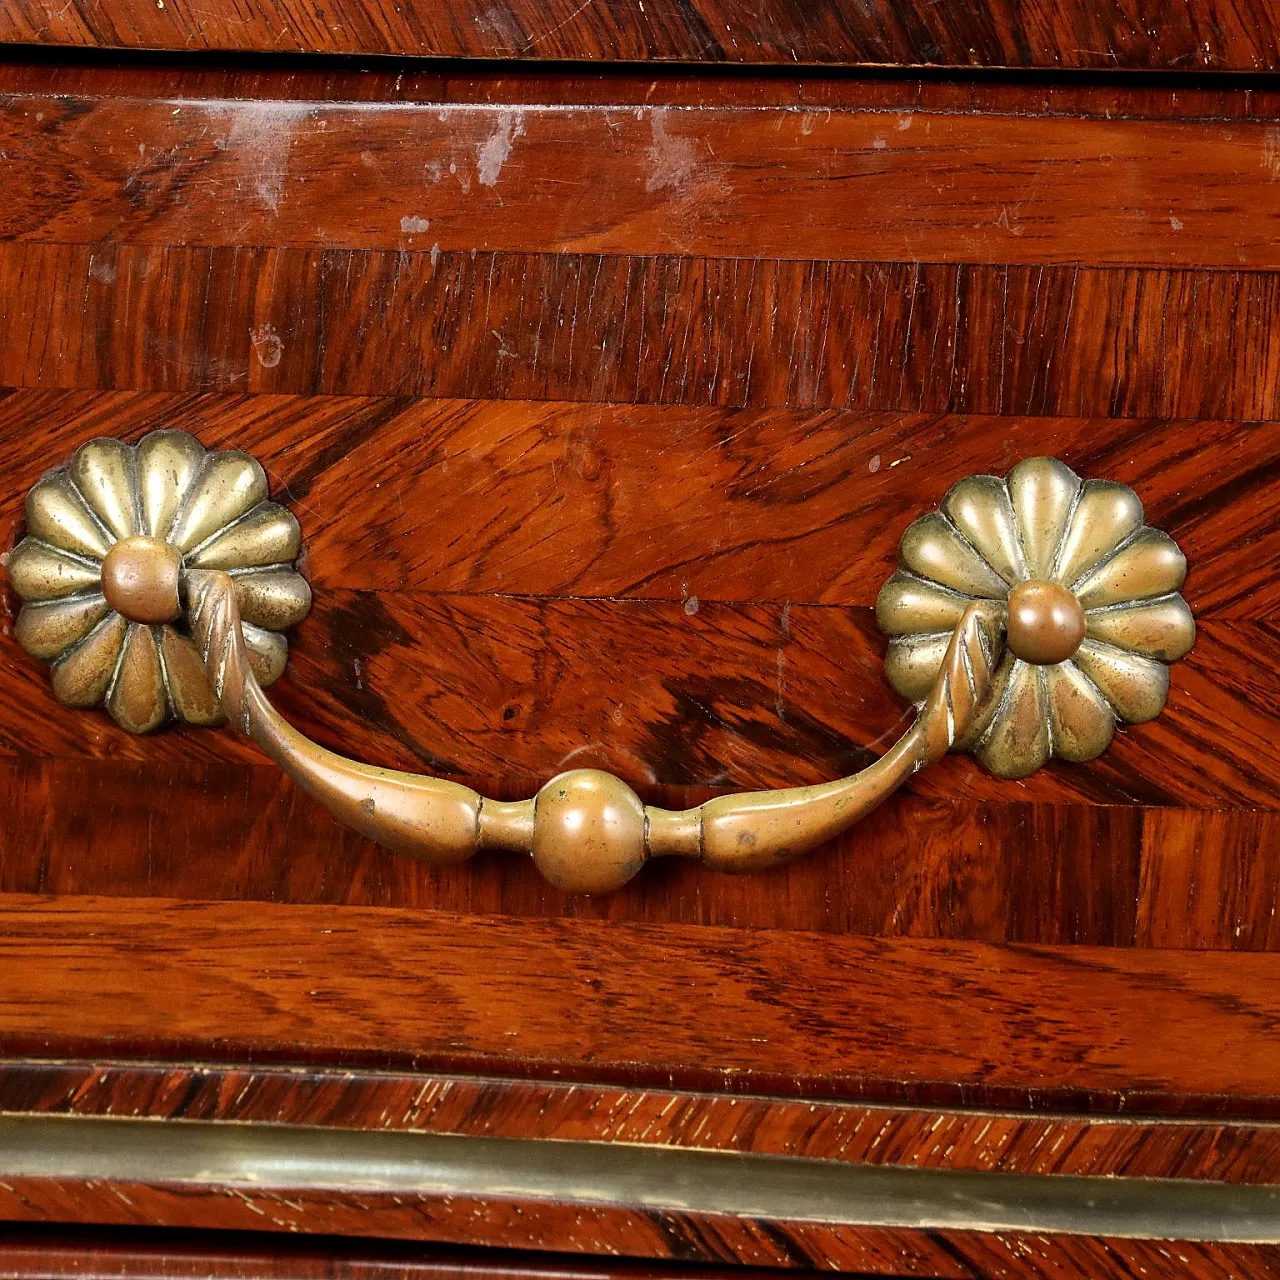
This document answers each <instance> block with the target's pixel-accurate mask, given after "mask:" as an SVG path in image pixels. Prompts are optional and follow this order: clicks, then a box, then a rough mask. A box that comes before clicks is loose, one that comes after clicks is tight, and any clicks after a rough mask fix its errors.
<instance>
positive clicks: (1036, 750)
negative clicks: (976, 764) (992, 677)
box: [977, 662, 1049, 778]
mask: <svg viewBox="0 0 1280 1280" xmlns="http://www.w3.org/2000/svg"><path fill="white" fill-rule="evenodd" d="M1040 670H1041V669H1040V668H1039V667H1035V666H1032V665H1031V663H1029V662H1015V663H1014V664H1013V669H1012V671H1011V673H1010V675H1009V685H1008V688H1007V689H1006V690H1005V693H1004V697H1003V698H1002V699H1001V701H1000V705H999V707H998V708H997V710H996V713H995V715H994V716H993V717H992V720H991V727H990V729H988V730H987V734H986V737H984V738H983V739H982V741H981V742H980V743H979V744H978V748H977V753H978V758H979V759H980V760H981V761H982V763H983V764H985V765H986V766H987V768H988V769H990V770H991V772H992V773H994V774H998V775H999V776H1000V777H1001V778H1025V777H1026V776H1027V775H1028V774H1031V773H1035V771H1036V770H1037V769H1038V768H1040V766H1041V765H1042V764H1044V763H1045V761H1046V760H1048V759H1049V708H1048V698H1047V697H1046V694H1045V687H1044V682H1043V681H1042V680H1041V679H1040Z"/></svg>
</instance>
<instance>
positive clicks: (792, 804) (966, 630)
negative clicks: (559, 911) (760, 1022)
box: [185, 570, 996, 893]
mask: <svg viewBox="0 0 1280 1280" xmlns="http://www.w3.org/2000/svg"><path fill="white" fill-rule="evenodd" d="M185 585H186V594H187V601H188V617H189V620H190V624H191V631H192V635H193V636H194V637H195V639H196V643H197V645H198V646H199V647H200V650H201V652H202V653H203V655H204V662H205V671H206V674H207V677H208V680H209V684H210V686H211V687H212V688H213V690H214V693H215V695H216V696H217V698H218V699H219V700H220V701H221V704H222V708H223V710H224V711H225V712H226V715H227V718H228V719H229V720H230V721H231V722H232V723H233V724H235V725H237V726H238V727H239V728H241V729H242V730H243V731H244V732H245V733H247V734H248V735H249V737H251V738H252V739H253V740H254V742H256V743H257V744H258V746H260V747H261V748H262V750H263V751H264V752H265V753H266V754H267V755H268V756H269V757H270V758H271V759H272V760H274V761H275V762H276V763H277V764H278V765H279V766H280V767H281V768H282V769H283V770H284V771H285V773H287V774H288V775H289V777H291V778H292V779H293V780H294V781H295V782H296V783H298V785H299V786H301V787H303V788H304V789H305V790H306V791H307V792H309V793H310V794H311V795H312V796H314V797H315V798H316V799H317V800H319V801H320V803H321V804H323V805H324V806H325V807H326V808H327V809H328V810H329V811H330V812H331V813H333V814H334V815H335V816H336V817H337V818H338V820H339V821H340V822H342V823H343V824H345V825H346V826H349V827H351V828H353V829H354V830H356V831H358V832H360V833H361V835H364V836H367V837H368V838H369V839H371V840H374V841H376V842H377V843H378V844H381V845H385V846H387V847H388V848H391V849H396V850H398V851H400V852H402V853H407V854H410V855H412V856H413V857H415V858H420V859H422V860H423V861H425V862H432V863H450V862H462V861H464V860H465V859H467V858H469V857H470V856H471V855H472V854H473V853H475V852H476V851H477V850H480V849H506V850H510V851H512V852H516V853H527V854H531V855H532V856H533V860H534V863H535V864H536V865H537V867H538V870H539V871H541V872H542V874H543V875H544V876H545V877H546V878H547V879H548V880H549V881H550V882H551V883H552V884H554V885H556V886H557V887H558V888H560V889H565V890H568V891H569V892H573V893H607V892H609V891H610V890H612V889H617V888H619V887H620V886H622V885H624V884H625V883H626V882H627V881H628V880H630V879H631V877H632V876H634V875H635V874H636V872H637V871H639V870H640V868H641V867H642V866H643V865H644V863H645V861H646V860H647V859H649V858H654V857H664V856H667V855H671V854H675V855H679V856H681V857H686V858H696V859H697V860H698V861H700V862H703V863H705V864H706V865H707V866H709V867H714V868H715V869H716V870H719V871H731V872H743V871H758V870H761V869H763V868H765V867H772V866H775V865H777V864H778V863H780V862H786V861H787V860H788V859H790V858H794V857H796V856H797V855H799V854H802V853H805V852H806V851H807V850H809V849H813V848H815V847H816V846H817V845H820V844H822V843H823V842H824V841H827V840H830V839H831V838H832V837H833V836H836V835H838V834H839V833H840V832H841V831H844V830H845V829H846V828H847V827H850V826H852V825H853V823H855V822H856V821H857V820H858V819H859V818H861V817H863V816H864V815H865V814H867V813H869V812H870V811H871V810H872V809H874V808H875V807H876V806H877V805H878V804H880V803H881V801H883V800H884V799H886V798H887V797H888V796H890V795H891V794H892V793H893V792H894V791H896V790H897V789H898V788H899V787H900V786H901V785H902V784H903V783H904V782H906V780H907V779H908V778H910V777H911V776H912V774H914V773H916V772H917V771H918V770H920V769H923V768H924V767H925V766H926V765H928V764H932V763H933V762H934V761H936V760H938V759H940V758H941V757H942V756H943V755H945V754H946V752H947V751H948V750H949V749H950V747H951V746H952V744H953V743H954V742H955V740H956V738H957V737H958V736H960V735H961V734H963V733H964V732H965V731H966V730H967V729H968V728H969V727H970V726H971V724H972V723H973V721H974V719H975V716H976V715H977V714H978V711H979V708H980V707H981V705H982V703H983V701H984V699H985V698H986V695H987V693H988V690H989V688H990V685H991V672H992V663H993V660H994V658H995V656H996V654H995V652H994V649H995V644H996V642H995V640H994V638H993V637H992V636H991V635H990V634H989V633H988V632H987V630H986V628H985V625H984V622H983V617H982V611H981V609H980V608H979V607H978V606H970V607H969V608H967V609H966V610H965V611H964V613H963V614H962V616H961V618H960V621H959V624H958V625H957V626H956V628H955V631H954V633H953V635H952V638H951V643H950V645H949V647H948V649H947V653H946V657H945V660H944V661H943V664H942V668H941V671H940V672H939V674H938V677H937V679H936V680H935V682H934V684H933V687H932V690H931V691H930V693H929V695H928V697H927V698H926V699H925V700H924V702H923V703H922V705H921V707H920V711H919V714H918V715H917V717H916V719H915V722H914V723H913V724H912V725H911V727H910V728H909V729H908V730H907V731H906V733H904V734H903V735H902V737H901V738H899V739H898V741H897V742H896V743H895V744H894V745H893V746H892V747H891V748H890V749H889V751H888V752H887V753H886V754H885V755H884V756H882V757H881V758H880V759H879V760H877V761H876V763H875V764H873V765H871V766H869V767H868V768H866V769H863V770H862V772H861V773H856V774H854V775H853V776H852V777H849V778H842V779H840V780H839V781H837V782H828V783H825V784H821V785H816V786H808V787H792V788H789V789H787V790H783V791H749V792H744V793H742V794H738V795H726V796H719V797H717V798H716V799H714V800H709V801H707V802H706V803H705V804H703V805H699V806H698V807H697V808H696V809H684V810H679V811H675V810H671V809H659V808H656V807H654V806H653V805H646V804H643V803H642V802H641V800H640V798H639V796H637V795H636V793H635V792H634V791H633V790H632V789H631V788H630V787H629V786H628V785H627V784H626V783H625V782H623V781H622V780H621V779H620V778H616V777H614V776H613V774H610V773H604V772H602V771H600V770H597V769H573V770H571V771H569V772H568V773H562V774H560V775H559V776H558V777H556V778H553V779H551V781H550V782H548V783H547V784H546V785H545V786H543V787H542V788H541V789H540V790H539V791H538V793H537V795H535V796H533V797H532V798H531V799H529V800H519V801H514V802H513V801H502V800H490V799H488V798H486V797H484V796H481V795H479V794H477V793H476V792H475V791H472V790H471V788H470V787H464V786H461V785H459V784H458V783H455V782H448V781H445V780H443V779H440V778H430V777H426V776H424V775H422V774H416V773H401V772H398V771H396V770H394V769H380V768H377V767H375V766H373V765H367V764H359V763H357V762H356V761H354V760H348V759H345V758H344V757H343V756H340V755H337V754H336V753H335V752H332V751H329V750H327V749H326V748H324V747H322V746H320V745H319V744H317V743H315V742H312V741H311V740H310V739H309V738H307V737H305V736H304V735H303V734H301V733H299V732H298V731H297V730H296V729H295V728H293V727H292V725H290V724H289V723H288V722H287V721H286V720H285V719H284V718H283V717H282V716H281V715H280V714H279V713H278V712H277V711H276V710H275V708H274V707H272V705H271V703H270V702H268V701H267V697H266V695H265V694H264V693H263V691H262V688H261V686H260V685H259V683H258V680H257V677H256V676H255V675H254V672H253V666H252V664H251V661H250V655H249V651H248V649H247V648H246V646H245V641H244V635H243V633H242V631H241V625H240V613H239V610H238V608H237V606H236V593H235V588H234V582H233V580H232V578H231V575H230V574H228V573H225V572H220V571H206V570H192V571H190V572H189V573H188V574H187V575H186V578H185Z"/></svg>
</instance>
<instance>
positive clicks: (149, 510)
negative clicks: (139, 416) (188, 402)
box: [138, 431, 205, 539]
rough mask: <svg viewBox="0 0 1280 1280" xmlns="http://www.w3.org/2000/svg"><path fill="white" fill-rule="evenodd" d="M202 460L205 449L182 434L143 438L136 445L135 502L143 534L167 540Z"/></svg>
mask: <svg viewBox="0 0 1280 1280" xmlns="http://www.w3.org/2000/svg"><path fill="white" fill-rule="evenodd" d="M204 460H205V450H204V446H203V445H202V444H201V443H200V442H199V441H198V440H197V439H196V438H195V437H194V436H190V435H188V434H187V433H186V432H185V431H153V432H151V434H150V435H147V436H143V438H142V440H141V441H139V443H138V501H139V502H140V504H141V506H142V529H143V532H144V533H146V534H149V535H150V536H151V537H153V538H166V539H167V538H168V537H169V535H170V533H171V532H172V531H173V525H174V522H175V521H176V520H177V518H178V512H179V511H181V510H182V507H183V504H184V503H185V502H186V500H187V495H188V494H189V493H190V492H191V487H192V485H194V484H195V482H196V479H197V477H198V476H199V475H200V471H201V468H202V467H203V466H204Z"/></svg>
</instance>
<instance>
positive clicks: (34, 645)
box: [13, 594, 107, 662]
mask: <svg viewBox="0 0 1280 1280" xmlns="http://www.w3.org/2000/svg"><path fill="white" fill-rule="evenodd" d="M106 614H107V602H106V599H105V598H104V597H103V596H101V595H97V594H95V595H91V596H71V597H69V598H68V599H65V600H50V601H48V602H47V603H45V604H24V605H23V606H22V611H21V612H20V613H19V614H18V621H17V623H16V624H15V625H14V628H13V631H14V635H15V636H16V637H17V640H18V643H19V644H20V645H21V646H22V647H23V648H24V649H25V650H26V651H27V652H28V653H29V654H31V656H32V657H33V658H42V659H43V660H44V661H45V662H52V661H53V660H54V658H57V657H59V656H60V655H61V654H63V653H65V652H66V651H67V650H68V649H69V648H71V646H72V645H73V644H75V643H76V642H77V641H79V640H83V639H84V637H85V636H87V635H88V634H89V632H90V631H92V630H93V629H94V627H96V626H97V625H98V623H99V622H101V621H102V619H103V618H104V617H106Z"/></svg>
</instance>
